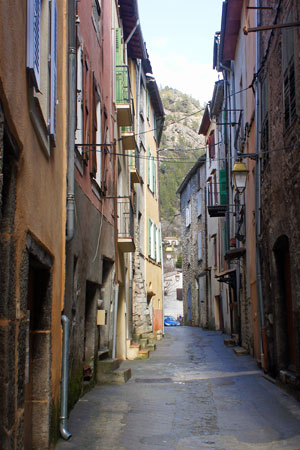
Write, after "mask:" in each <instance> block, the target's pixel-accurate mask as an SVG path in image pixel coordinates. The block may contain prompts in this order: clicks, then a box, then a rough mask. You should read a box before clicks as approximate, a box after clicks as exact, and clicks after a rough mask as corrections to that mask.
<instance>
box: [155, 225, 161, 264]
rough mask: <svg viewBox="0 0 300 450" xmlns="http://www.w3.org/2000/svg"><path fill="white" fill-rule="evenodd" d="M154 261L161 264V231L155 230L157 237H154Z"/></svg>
mask: <svg viewBox="0 0 300 450" xmlns="http://www.w3.org/2000/svg"><path fill="white" fill-rule="evenodd" d="M156 246H157V250H156V260H157V262H158V263H160V262H161V229H160V228H157V237H156Z"/></svg>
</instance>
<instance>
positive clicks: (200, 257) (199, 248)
mask: <svg viewBox="0 0 300 450" xmlns="http://www.w3.org/2000/svg"><path fill="white" fill-rule="evenodd" d="M201 260H202V231H198V261H201Z"/></svg>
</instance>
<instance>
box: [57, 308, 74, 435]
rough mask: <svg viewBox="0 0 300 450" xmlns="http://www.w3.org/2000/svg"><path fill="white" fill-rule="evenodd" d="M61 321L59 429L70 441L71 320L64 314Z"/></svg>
mask: <svg viewBox="0 0 300 450" xmlns="http://www.w3.org/2000/svg"><path fill="white" fill-rule="evenodd" d="M61 323H62V327H63V348H62V382H61V400H60V401H61V405H60V418H59V422H60V424H59V431H60V435H61V437H62V438H63V439H65V440H66V441H68V440H69V439H71V437H72V434H71V433H69V431H68V430H67V421H68V381H69V373H68V372H69V371H68V363H69V325H70V320H69V319H68V317H67V316H66V315H65V314H63V315H62V316H61Z"/></svg>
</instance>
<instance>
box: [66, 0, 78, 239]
mask: <svg viewBox="0 0 300 450" xmlns="http://www.w3.org/2000/svg"><path fill="white" fill-rule="evenodd" d="M68 16H69V18H68V28H69V49H68V51H69V52H68V54H69V61H68V62H69V76H68V84H69V93H68V100H69V111H68V119H69V120H68V130H69V133H68V161H67V233H66V241H67V242H69V241H71V240H72V239H73V236H74V229H75V227H74V216H75V189H74V163H75V159H74V158H75V154H74V151H75V110H76V109H75V101H76V99H75V95H74V93H75V92H76V31H75V27H76V25H75V2H74V0H69V4H68Z"/></svg>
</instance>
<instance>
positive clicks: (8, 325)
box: [0, 1, 67, 448]
mask: <svg viewBox="0 0 300 450" xmlns="http://www.w3.org/2000/svg"><path fill="white" fill-rule="evenodd" d="M57 20H58V23H57V26H58V28H57V39H58V48H60V49H62V51H61V52H59V53H58V59H57V70H58V74H59V75H58V77H57V99H58V104H57V107H56V111H57V128H56V134H57V137H56V147H53V146H51V147H50V146H49V147H48V149H49V153H47V152H45V148H44V147H43V146H42V145H41V141H40V136H39V134H38V133H37V131H36V129H35V128H34V123H33V121H32V118H31V116H30V112H29V100H30V96H32V95H33V94H32V90H31V89H29V88H28V79H27V76H26V2H25V3H22V5H21V6H20V4H19V2H16V1H12V2H9V4H5V5H4V3H1V5H0V21H1V24H0V59H1V61H2V62H5V63H3V64H1V65H0V101H1V103H2V106H3V112H4V117H5V121H6V123H7V127H8V130H9V132H10V134H11V135H12V136H13V139H14V140H15V142H16V145H17V147H18V148H19V156H18V167H17V171H16V172H15V204H14V208H15V210H14V223H13V228H12V229H11V233H12V236H13V245H12V246H11V258H10V260H8V261H6V263H5V264H8V266H7V269H8V271H10V272H9V274H8V278H10V281H9V283H12V284H13V285H14V287H15V288H14V291H13V295H12V296H11V297H10V303H11V312H10V314H9V316H8V315H7V314H6V313H5V312H3V314H2V320H3V321H4V322H2V324H3V326H4V328H3V331H4V333H5V334H7V338H8V339H12V340H13V341H15V342H16V344H15V346H14V350H13V359H12V366H10V370H11V373H8V372H7V373H6V377H8V378H10V379H11V380H14V383H15V384H14V386H15V390H14V392H11V397H9V398H7V400H8V402H9V403H6V401H5V402H4V403H2V404H3V405H5V404H6V405H7V406H8V404H9V405H10V406H9V409H5V408H6V406H3V413H4V414H5V415H7V416H9V417H10V420H12V424H11V428H10V427H8V428H7V431H9V433H10V434H9V436H10V438H9V439H12V438H13V440H14V444H11V446H9V445H10V444H8V443H7V442H6V441H5V442H4V441H3V446H2V448H14V446H15V445H16V446H19V445H21V444H20V443H21V442H22V440H23V439H24V435H23V433H24V429H23V417H24V416H23V407H24V403H23V402H24V398H23V396H22V394H21V392H23V389H24V385H23V384H22V382H24V371H25V351H24V346H23V345H21V341H20V340H19V341H17V340H15V338H14V337H13V334H15V336H20V337H21V334H22V336H23V337H24V335H23V332H24V329H25V328H26V310H27V305H26V301H25V299H26V295H27V283H28V266H26V264H25V263H24V255H25V254H27V249H26V239H27V236H28V233H30V235H31V236H32V238H33V239H34V240H35V241H36V242H37V243H38V245H39V246H40V247H41V248H43V249H44V251H45V252H46V253H47V254H48V255H49V256H50V257H52V258H53V266H52V269H51V273H52V275H51V276H52V286H51V287H52V291H51V310H50V312H49V314H50V315H51V326H50V348H51V351H50V354H49V359H48V362H49V367H50V372H51V388H50V400H49V402H50V404H49V402H48V407H47V408H48V412H45V415H48V417H49V420H50V415H51V412H50V411H53V416H54V415H55V414H56V408H57V407H58V401H59V391H60V385H59V382H60V376H61V323H60V316H61V310H62V306H63V296H64V279H65V265H64V262H65V222H66V217H65V198H66V182H65V180H66V149H67V138H66V119H67V114H66V110H67V91H66V74H67V47H66V42H67V36H66V33H67V23H66V2H65V1H62V2H60V4H59V6H58V10H57ZM12 55H13V57H12ZM47 95H48V93H47V92H44V96H45V97H47ZM42 109H43V106H42ZM41 118H42V117H41ZM42 120H43V118H42ZM45 133H46V131H45ZM46 140H47V137H46ZM2 238H4V239H5V237H4V236H3V235H2ZM11 244H12V242H11ZM2 255H3V254H2ZM3 263H4V261H3ZM9 265H12V266H11V269H12V270H11V269H9ZM11 277H13V278H11ZM21 330H22V333H21ZM10 352H11V350H10ZM11 377H12V378H11ZM18 378H19V382H18V383H17V379H18ZM37 381H38V380H37ZM1 390H2V389H1ZM14 396H18V402H17V401H16V397H14ZM17 430H18V432H17ZM2 431H3V430H2ZM2 431H1V432H0V435H2V436H4V434H2ZM51 438H53V436H50V430H49V428H47V427H45V428H44V427H43V432H42V436H41V439H42V442H44V443H45V442H50V439H51ZM4 439H5V438H4ZM7 439H8V438H7Z"/></svg>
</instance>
